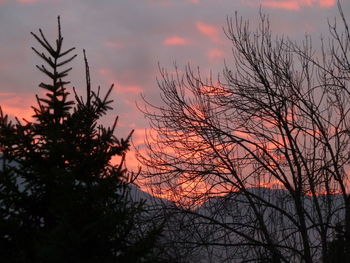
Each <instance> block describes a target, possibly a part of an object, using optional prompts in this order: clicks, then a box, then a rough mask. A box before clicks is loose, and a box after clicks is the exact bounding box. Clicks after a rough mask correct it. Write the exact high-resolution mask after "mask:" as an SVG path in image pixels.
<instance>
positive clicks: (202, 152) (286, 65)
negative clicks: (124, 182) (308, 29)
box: [139, 5, 350, 263]
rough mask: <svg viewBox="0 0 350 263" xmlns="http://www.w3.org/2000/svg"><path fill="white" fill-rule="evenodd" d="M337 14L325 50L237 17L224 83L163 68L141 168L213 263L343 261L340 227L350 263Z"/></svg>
mask: <svg viewBox="0 0 350 263" xmlns="http://www.w3.org/2000/svg"><path fill="white" fill-rule="evenodd" d="M339 13H340V17H341V21H340V22H341V23H339V24H336V23H329V25H328V26H329V33H330V37H329V41H328V40H327V41H322V45H320V46H321V48H320V49H319V50H315V49H314V48H313V46H312V41H311V39H310V37H306V38H305V40H304V41H303V42H302V43H295V42H293V41H291V40H289V39H287V38H285V37H278V36H277V37H275V36H273V35H272V33H271V30H270V25H269V20H268V18H267V17H266V16H265V15H263V14H261V17H260V18H261V19H260V25H259V26H258V28H257V29H256V30H255V31H254V30H251V28H250V26H249V22H248V21H244V20H243V19H242V18H240V17H239V16H238V15H237V14H236V16H235V17H234V18H230V19H228V20H227V28H226V30H225V33H226V35H227V37H228V39H229V40H230V41H231V43H232V51H233V61H234V63H231V64H226V65H224V69H223V74H222V75H220V76H219V77H218V78H217V79H216V78H212V77H211V76H210V77H207V78H206V77H203V76H202V75H201V73H200V71H199V70H197V71H195V70H193V69H192V68H191V67H187V68H186V71H185V74H180V73H177V74H175V75H174V74H168V72H167V71H166V70H164V69H161V70H160V73H161V80H160V81H159V82H158V85H159V88H160V90H161V95H162V100H163V103H162V104H161V105H151V104H150V103H147V104H146V107H145V109H144V112H145V115H146V116H147V118H148V119H149V120H150V123H151V127H152V130H151V132H150V133H149V135H148V137H147V140H146V150H145V151H144V152H140V155H139V159H140V161H141V162H142V164H144V165H145V167H146V169H145V171H144V173H143V176H144V178H145V179H146V180H147V181H148V182H149V183H150V185H151V186H152V187H153V189H154V190H155V191H159V192H160V193H161V194H162V195H163V196H164V195H165V193H167V194H168V195H172V198H173V199H174V200H177V202H178V203H180V204H182V206H183V209H182V211H181V213H186V214H183V217H182V221H181V226H179V227H180V228H181V229H182V230H184V231H190V232H189V233H190V234H188V235H183V236H181V235H177V236H176V240H175V241H177V242H178V243H179V244H186V247H192V248H195V247H199V246H202V247H206V248H207V251H208V255H209V256H207V260H209V261H212V262H309V263H311V262H335V261H334V255H333V254H332V253H331V249H332V245H333V244H334V243H332V240H333V239H334V238H335V233H336V229H337V233H340V234H339V235H340V236H341V238H342V240H345V241H344V242H345V243H344V244H345V245H344V249H343V250H342V253H343V254H341V253H340V254H338V255H337V256H338V257H342V256H348V258H349V257H350V254H349V253H350V198H349V196H348V192H349V181H348V180H349V160H350V145H349V144H350V88H349V84H350V32H349V28H348V24H347V21H346V19H345V15H344V14H343V12H342V9H341V6H340V5H339ZM268 188H272V189H268ZM203 202H205V203H204V204H203V205H202V206H199V205H200V204H202V203H203ZM178 230H179V229H176V230H174V233H175V232H176V231H178ZM339 238H340V237H339ZM344 251H345V252H344ZM332 255H333V256H332ZM339 262H340V261H339Z"/></svg>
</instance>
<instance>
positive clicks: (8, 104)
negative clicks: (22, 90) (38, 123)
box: [0, 92, 36, 121]
mask: <svg viewBox="0 0 350 263" xmlns="http://www.w3.org/2000/svg"><path fill="white" fill-rule="evenodd" d="M0 101H1V108H2V110H3V112H4V113H5V114H8V115H9V116H11V117H17V118H18V119H20V120H21V119H23V118H24V119H26V120H28V121H30V120H32V115H33V114H34V112H33V110H32V109H31V108H30V106H31V105H36V103H35V102H34V98H33V96H31V95H28V94H17V93H12V92H8V93H5V92H3V93H0Z"/></svg>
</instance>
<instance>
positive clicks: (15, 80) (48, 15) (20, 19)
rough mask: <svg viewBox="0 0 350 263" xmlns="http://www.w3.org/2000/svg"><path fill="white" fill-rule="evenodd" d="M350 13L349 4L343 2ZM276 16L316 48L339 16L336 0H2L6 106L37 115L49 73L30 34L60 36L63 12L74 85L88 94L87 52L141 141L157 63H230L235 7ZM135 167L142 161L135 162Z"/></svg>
mask: <svg viewBox="0 0 350 263" xmlns="http://www.w3.org/2000/svg"><path fill="white" fill-rule="evenodd" d="M342 5H343V10H344V13H345V14H346V16H348V15H349V14H350V1H349V0H343V1H342ZM260 6H261V7H262V11H263V12H264V13H267V14H269V16H270V20H271V25H272V30H273V31H274V33H276V34H283V35H285V36H288V37H290V38H292V39H294V40H299V41H300V40H302V39H303V37H304V36H305V34H306V33H308V34H311V35H312V37H313V39H314V42H315V46H317V43H318V42H319V39H320V37H321V35H324V36H325V37H327V18H328V19H330V20H331V21H333V19H334V17H336V16H338V13H337V12H338V11H337V5H336V0H98V1H97V0H69V1H68V0H0V33H1V35H0V47H1V48H0V105H1V106H2V107H3V110H4V111H5V112H6V113H8V114H10V115H12V116H13V115H16V116H18V117H25V118H30V116H31V115H32V111H31V109H30V105H34V104H35V102H34V98H35V97H34V94H35V93H38V92H39V88H37V86H38V84H39V83H40V82H41V81H43V80H44V79H45V78H44V76H42V75H41V74H40V73H39V72H38V70H37V69H36V68H35V66H34V65H35V64H37V63H41V61H40V60H39V58H38V57H37V56H36V55H35V54H34V53H33V52H32V50H31V47H32V46H35V47H38V45H37V43H36V42H35V40H34V39H33V38H32V36H31V35H30V32H31V31H33V32H37V30H38V28H42V29H43V31H44V32H45V33H46V35H47V37H48V39H54V37H56V33H57V30H56V29H57V28H56V26H57V25H56V23H57V20H56V17H57V15H60V16H61V21H62V32H63V36H64V38H65V42H64V46H65V48H70V47H71V46H75V47H77V51H76V52H77V54H78V57H77V58H76V59H75V61H74V62H73V63H72V66H73V71H72V72H71V75H70V80H71V81H72V85H73V86H75V87H76V88H77V90H78V91H79V92H80V93H81V94H82V95H83V94H84V93H83V91H84V67H83V57H82V49H83V48H84V49H86V51H87V55H88V59H89V63H90V69H91V78H92V83H93V86H94V87H97V86H98V85H101V88H102V90H105V91H106V90H107V89H108V87H109V86H110V85H111V84H112V83H114V84H115V85H116V88H115V89H114V93H113V98H114V99H115V104H114V111H113V114H110V115H109V117H108V118H107V119H106V120H105V121H106V123H108V122H112V120H113V118H114V117H115V115H119V117H120V121H119V130H118V131H119V134H120V136H126V135H127V134H128V132H129V131H130V130H131V129H135V134H134V144H135V145H140V144H141V143H142V141H143V137H144V132H145V129H146V128H147V127H148V124H147V121H146V120H145V119H144V117H143V114H142V113H141V112H140V111H139V110H138V109H137V107H136V103H138V104H139V105H141V106H142V100H141V94H143V95H144V97H146V99H147V100H149V101H150V102H153V103H156V104H157V101H159V89H158V87H157V84H156V78H157V76H158V77H159V72H158V63H159V64H160V65H161V66H162V67H165V68H167V69H168V70H169V71H173V70H174V64H175V63H176V64H177V66H178V67H179V69H180V70H181V69H183V68H184V66H185V65H187V64H188V63H189V64H190V65H192V66H193V67H197V66H199V67H200V68H201V71H202V72H203V73H204V74H207V73H208V72H209V70H210V69H211V70H212V72H214V74H216V73H218V72H220V71H221V69H222V65H223V62H224V59H225V60H226V62H227V63H228V64H229V63H230V61H231V60H230V53H231V47H230V42H229V41H228V40H227V39H226V37H225V34H224V32H223V28H225V24H226V19H227V17H232V16H233V15H234V13H235V11H237V12H238V14H239V15H241V16H243V17H244V18H245V19H249V20H250V21H251V26H252V28H254V26H255V25H256V23H257V21H258V19H257V17H258V14H259V7H260ZM129 162H130V165H132V166H134V165H135V160H133V158H131V159H130V161H129Z"/></svg>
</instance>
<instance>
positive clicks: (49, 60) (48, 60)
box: [32, 47, 56, 68]
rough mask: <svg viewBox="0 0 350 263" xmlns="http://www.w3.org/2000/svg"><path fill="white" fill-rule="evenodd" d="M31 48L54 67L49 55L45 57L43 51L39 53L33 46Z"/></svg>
mask: <svg viewBox="0 0 350 263" xmlns="http://www.w3.org/2000/svg"><path fill="white" fill-rule="evenodd" d="M32 49H33V50H34V52H35V53H36V54H37V55H38V56H39V57H40V58H42V59H43V60H45V62H46V63H47V64H49V65H50V66H51V67H52V68H55V67H56V66H55V64H54V63H53V62H52V59H51V57H47V56H46V55H45V54H44V53H39V52H38V51H37V50H36V49H35V48H34V47H32Z"/></svg>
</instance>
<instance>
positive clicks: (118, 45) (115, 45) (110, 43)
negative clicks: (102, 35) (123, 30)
mask: <svg viewBox="0 0 350 263" xmlns="http://www.w3.org/2000/svg"><path fill="white" fill-rule="evenodd" d="M105 45H106V46H107V47H113V48H121V47H122V46H123V44H122V43H121V42H119V41H106V42H105Z"/></svg>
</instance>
